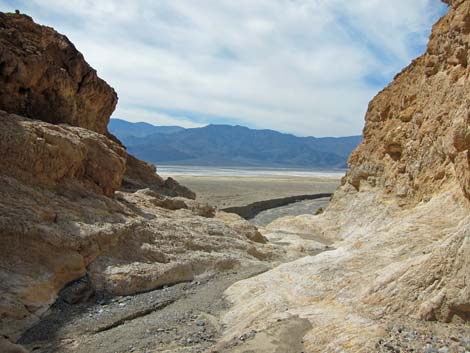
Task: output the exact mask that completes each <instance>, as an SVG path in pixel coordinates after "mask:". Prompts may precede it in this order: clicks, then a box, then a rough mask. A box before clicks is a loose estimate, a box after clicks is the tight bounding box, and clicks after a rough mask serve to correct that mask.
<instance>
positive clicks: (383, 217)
mask: <svg viewBox="0 0 470 353" xmlns="http://www.w3.org/2000/svg"><path fill="white" fill-rule="evenodd" d="M448 3H450V4H451V5H452V7H451V8H450V10H449V12H448V14H446V15H445V16H444V17H443V18H442V19H441V20H440V21H439V22H438V23H437V24H436V25H435V26H434V27H433V31H432V35H431V38H430V41H429V45H428V49H427V51H426V53H425V54H424V55H423V56H421V57H419V58H418V59H416V60H414V61H413V63H412V64H411V65H410V66H409V67H407V68H406V69H404V70H403V71H402V72H401V73H400V74H399V75H397V76H396V77H395V80H394V81H393V82H392V83H391V84H390V85H389V86H388V87H387V88H385V89H384V90H383V91H382V92H380V93H379V94H378V95H377V97H375V98H374V99H373V100H372V102H371V103H370V105H369V109H368V112H367V115H366V126H365V129H364V140H363V142H362V144H361V145H360V146H359V147H358V148H357V150H356V151H355V152H354V153H353V154H352V156H351V158H350V168H349V170H348V172H347V175H346V177H345V178H344V179H343V185H342V186H341V187H340V188H339V190H338V191H337V192H336V193H335V195H334V197H333V200H332V202H331V204H330V206H329V207H328V209H327V210H326V212H325V213H324V214H322V215H318V216H313V215H312V216H299V217H287V218H283V219H279V220H277V221H275V222H273V223H272V224H270V225H269V226H268V229H270V230H271V231H274V230H275V231H277V232H279V231H284V232H295V233H300V234H305V233H311V234H314V235H317V236H319V237H324V238H327V239H330V240H332V241H334V244H333V247H335V248H336V249H335V250H333V251H328V252H324V253H322V254H320V255H317V256H314V257H305V258H303V259H300V260H297V261H294V262H292V263H288V264H285V265H282V266H279V267H278V268H276V269H274V270H271V271H268V272H267V273H264V274H262V275H260V276H257V277H255V278H252V279H248V280H245V281H242V282H239V283H237V284H235V285H233V286H232V287H231V288H229V289H228V290H227V292H226V293H227V295H228V298H229V299H230V300H231V301H232V302H233V303H234V307H233V309H232V310H231V311H230V312H229V313H228V314H227V315H226V316H225V319H224V320H225V324H226V327H227V330H226V334H225V338H224V339H223V340H222V341H221V346H224V345H225V346H227V345H228V346H230V342H231V340H232V339H234V338H235V337H237V336H240V335H242V334H245V333H247V332H251V330H256V331H257V332H264V333H266V332H269V330H270V328H271V327H273V326H274V325H276V323H277V322H280V321H283V320H289V318H293V317H297V316H298V317H300V318H303V319H308V320H309V322H310V323H311V325H312V328H311V329H310V330H309V331H308V332H307V334H306V335H305V337H304V345H305V351H306V352H340V351H341V352H375V351H379V349H380V342H384V338H386V337H387V334H388V333H387V332H388V328H389V326H390V325H393V324H394V323H396V322H398V323H403V322H405V321H407V320H408V321H407V323H408V324H409V325H416V326H423V325H426V321H428V320H432V321H441V322H447V323H451V324H450V325H446V326H444V325H442V327H446V329H449V330H450V329H452V327H455V328H457V327H460V326H459V324H463V325H467V326H464V328H463V330H464V331H465V327H467V332H468V322H469V320H470V202H469V195H470V193H469V191H470V184H469V180H470V164H469V153H470V152H469V150H470V143H469V141H470V138H469V135H470V134H469V133H467V130H468V129H469V125H470V118H469V117H470V115H469V114H470V112H469V109H470V106H469V101H468V98H467V97H468V96H469V94H470V81H469V76H468V62H469V61H468V60H469V59H470V57H469V53H470V52H469V47H470V22H469V19H470V1H468V0H460V1H448ZM380 340H382V341H380ZM411 343H412V342H411ZM411 343H410V344H411ZM424 345H425V342H424V343H423V345H422V347H424ZM422 347H421V348H422ZM452 349H457V348H452ZM452 349H451V351H453V350H452ZM459 349H461V348H459ZM228 351H230V350H228ZM272 351H273V352H274V351H275V350H272ZM455 351H457V350H455Z"/></svg>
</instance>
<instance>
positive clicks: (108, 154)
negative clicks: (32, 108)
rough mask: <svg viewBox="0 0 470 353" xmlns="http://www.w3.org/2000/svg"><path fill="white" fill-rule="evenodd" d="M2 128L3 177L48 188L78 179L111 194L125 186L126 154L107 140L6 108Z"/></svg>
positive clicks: (0, 117)
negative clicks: (122, 185)
mask: <svg viewBox="0 0 470 353" xmlns="http://www.w3.org/2000/svg"><path fill="white" fill-rule="evenodd" d="M0 124H1V126H2V128H1V130H0V150H1V151H2V153H1V155H2V158H1V159H0V168H1V171H2V175H5V176H10V177H14V178H16V179H17V180H21V181H23V182H26V183H28V184H33V185H34V184H36V185H44V186H55V185H58V184H65V183H67V182H70V181H73V182H77V181H78V182H80V183H82V184H83V185H84V186H86V187H88V188H90V189H91V190H94V191H96V192H100V193H103V194H105V195H107V196H112V195H113V194H114V191H115V190H117V189H119V187H120V186H121V180H122V177H123V175H124V170H125V167H126V156H127V155H126V153H125V150H124V149H123V148H122V147H121V146H120V145H118V144H117V143H114V142H113V141H111V140H109V139H108V138H106V137H105V136H103V135H100V134H98V133H96V132H93V131H90V130H86V129H82V128H78V127H71V126H68V125H51V124H48V123H44V122H41V121H37V120H30V119H27V118H23V117H20V116H18V115H14V114H8V113H6V112H4V111H1V110H0Z"/></svg>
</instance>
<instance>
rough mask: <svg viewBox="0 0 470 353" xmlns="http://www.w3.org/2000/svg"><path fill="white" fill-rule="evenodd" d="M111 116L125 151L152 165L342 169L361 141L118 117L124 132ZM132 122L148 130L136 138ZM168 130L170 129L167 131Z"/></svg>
mask: <svg viewBox="0 0 470 353" xmlns="http://www.w3.org/2000/svg"><path fill="white" fill-rule="evenodd" d="M114 120H117V119H111V123H110V125H109V129H110V131H111V132H112V133H113V134H115V135H116V136H117V137H118V138H119V139H120V140H121V141H122V142H123V143H124V144H125V145H126V147H127V148H128V150H129V151H130V152H132V153H134V154H135V155H136V156H138V157H139V158H142V159H144V160H146V161H148V162H151V163H169V164H180V165H215V166H265V167H308V168H333V169H341V168H345V167H346V166H347V158H348V156H349V154H350V153H351V152H352V150H353V149H354V148H355V147H356V146H357V145H358V144H359V142H360V140H361V136H346V137H320V138H317V137H311V136H309V137H298V136H295V135H292V134H287V133H281V132H278V131H275V130H270V129H263V130H255V129H250V128H248V127H245V126H241V125H235V126H232V125H225V124H224V125H218V124H210V125H207V126H204V127H198V128H187V129H185V128H181V127H166V126H160V127H159V126H154V125H151V124H148V123H131V122H125V121H124V120H121V119H119V120H118V124H121V125H126V124H127V125H128V129H126V133H123V132H122V130H121V129H119V128H116V122H114ZM124 122H125V123H124ZM137 124H143V125H140V127H142V128H147V132H146V133H145V132H143V131H142V130H139V131H138V134H139V136H133V135H131V134H129V133H127V132H129V131H132V130H133V129H135V128H136V125H137ZM169 128H172V129H173V130H174V131H173V132H171V131H170V132H168V130H169ZM178 128H179V129H178ZM170 130H171V129H170ZM162 131H163V132H162Z"/></svg>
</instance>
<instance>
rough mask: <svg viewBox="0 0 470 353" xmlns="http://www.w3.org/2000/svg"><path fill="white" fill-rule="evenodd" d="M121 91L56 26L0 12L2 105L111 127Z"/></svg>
mask: <svg viewBox="0 0 470 353" xmlns="http://www.w3.org/2000/svg"><path fill="white" fill-rule="evenodd" d="M116 103H117V94H116V92H114V90H113V89H112V88H111V87H110V86H109V85H108V84H107V83H106V82H104V81H103V80H102V79H100V78H99V77H98V76H97V74H96V71H95V70H94V69H93V68H91V67H90V66H89V65H88V64H87V63H86V61H85V60H84V58H83V56H82V54H81V53H80V52H79V51H78V50H77V49H76V48H75V46H74V45H73V44H72V43H71V42H70V41H69V40H68V39H67V37H66V36H64V35H61V34H59V33H57V32H56V31H55V30H54V29H52V28H50V27H46V26H40V25H38V24H36V23H34V21H33V20H32V19H31V18H30V17H28V16H25V15H20V14H4V13H0V109H2V110H5V111H7V112H12V113H17V114H19V115H22V116H25V117H29V118H32V119H39V120H43V121H47V122H50V123H53V124H56V123H66V124H69V125H73V126H80V127H83V128H85V129H88V130H93V131H96V132H99V133H101V134H105V133H107V125H108V121H109V117H110V116H111V113H112V112H113V111H114V108H115V107H116Z"/></svg>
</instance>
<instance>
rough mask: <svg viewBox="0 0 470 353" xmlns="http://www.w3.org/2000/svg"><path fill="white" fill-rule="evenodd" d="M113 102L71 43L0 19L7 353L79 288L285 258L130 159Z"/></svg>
mask: <svg viewBox="0 0 470 353" xmlns="http://www.w3.org/2000/svg"><path fill="white" fill-rule="evenodd" d="M116 101H117V96H116V94H115V92H114V90H113V89H112V88H111V87H109V86H108V85H107V84H106V83H105V82H104V81H103V80H101V79H100V78H98V77H97V75H96V72H95V71H94V70H93V69H92V68H91V67H90V66H89V65H88V64H87V63H86V62H85V60H84V58H83V56H82V55H81V54H80V53H79V52H78V51H77V50H76V49H75V47H74V46H73V45H72V44H71V43H70V42H69V41H68V40H67V38H66V37H64V36H62V35H60V34H58V33H57V32H55V31H54V30H53V29H52V28H48V27H43V26H40V25H38V24H36V23H34V22H33V20H32V19H31V18H29V17H28V16H25V15H20V14H3V13H0V109H2V110H0V126H1V128H0V241H1V247H0V337H1V338H0V351H2V352H3V351H5V350H8V349H11V351H12V352H13V351H21V348H19V347H14V346H12V344H11V342H10V343H9V342H6V341H5V340H4V337H6V338H8V339H9V340H10V341H16V340H17V339H18V338H19V337H20V335H21V334H22V333H24V332H25V330H27V329H28V328H30V327H31V326H32V325H34V324H35V323H36V322H38V320H39V319H40V317H41V315H43V314H44V312H46V311H47V309H48V308H49V306H50V305H51V304H53V303H54V301H55V300H56V298H57V295H58V293H59V291H60V290H61V289H62V288H63V287H64V286H66V285H67V284H68V283H70V282H72V281H74V280H76V279H79V278H85V279H86V280H84V281H85V282H86V283H87V286H88V289H87V290H86V291H85V292H86V293H88V294H87V295H89V293H90V291H91V292H94V293H100V295H110V296H113V295H129V294H135V293H139V292H142V291H148V290H151V289H155V288H160V287H162V286H165V285H169V284H175V283H179V282H184V281H190V280H193V279H194V278H195V277H196V276H198V275H201V274H203V273H207V272H209V271H218V270H222V269H224V270H225V269H230V268H234V267H238V266H240V265H242V264H243V265H249V264H253V263H260V262H263V261H265V260H266V259H268V258H270V257H271V256H272V254H273V253H274V252H275V251H277V250H276V249H274V248H273V247H272V246H270V245H268V244H265V239H264V238H263V237H262V236H261V235H260V234H259V233H258V231H257V230H256V228H255V227H253V226H251V225H249V224H248V223H247V222H245V221H243V220H242V219H240V218H239V217H235V218H234V217H229V218H227V217H224V215H223V214H220V213H217V212H216V211H215V210H214V208H212V207H210V206H208V205H202V204H199V203H197V202H195V201H194V200H191V199H190V198H194V193H192V192H191V191H189V190H188V189H186V188H184V187H182V186H181V185H179V184H178V183H177V182H175V181H174V180H172V179H168V180H163V179H162V178H160V177H159V176H158V175H157V174H156V173H155V167H153V166H151V165H148V164H146V163H144V162H141V161H139V160H137V159H136V158H134V157H132V156H130V155H128V154H127V153H126V151H125V149H124V148H123V146H122V145H121V144H120V143H119V141H117V140H116V139H115V138H114V137H113V136H111V135H109V134H108V133H107V129H106V125H107V122H108V120H109V116H110V114H111V113H112V111H113V109H114V106H115V105H116ZM120 189H122V191H119V190H120ZM176 196H180V197H176ZM181 196H186V198H184V197H181ZM15 349H17V350H15Z"/></svg>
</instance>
